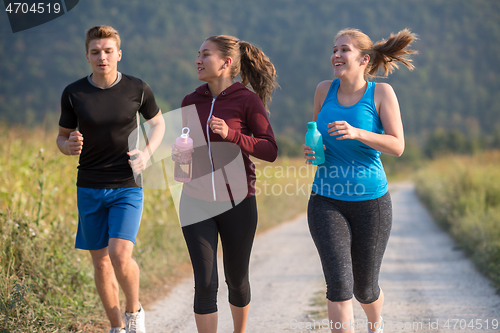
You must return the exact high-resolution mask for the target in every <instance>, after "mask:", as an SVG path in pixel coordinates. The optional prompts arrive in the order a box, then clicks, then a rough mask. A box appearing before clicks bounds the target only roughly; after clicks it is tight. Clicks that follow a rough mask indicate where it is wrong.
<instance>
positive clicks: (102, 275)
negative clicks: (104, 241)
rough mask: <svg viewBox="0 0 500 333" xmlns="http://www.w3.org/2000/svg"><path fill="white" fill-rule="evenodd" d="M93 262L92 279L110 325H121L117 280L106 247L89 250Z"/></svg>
mask: <svg viewBox="0 0 500 333" xmlns="http://www.w3.org/2000/svg"><path fill="white" fill-rule="evenodd" d="M90 254H91V255H92V262H93V264H94V279H95V285H96V288H97V292H98V293H99V297H100V298H101V302H102V305H103V306H104V310H105V311H106V314H107V316H108V319H109V321H110V323H111V327H123V324H122V314H121V311H120V300H119V294H118V293H119V291H118V281H117V279H116V276H115V272H114V269H113V265H112V264H111V260H110V258H109V254H108V248H107V247H106V248H104V249H100V250H92V251H90Z"/></svg>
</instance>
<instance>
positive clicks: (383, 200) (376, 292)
mask: <svg viewBox="0 0 500 333" xmlns="http://www.w3.org/2000/svg"><path fill="white" fill-rule="evenodd" d="M360 205H362V206H358V207H356V205H352V207H351V209H345V211H346V214H347V216H348V219H349V221H350V222H351V231H352V249H351V251H352V265H353V274H354V295H355V297H356V299H357V300H358V301H359V302H360V304H361V307H362V308H363V310H364V311H365V313H366V316H367V319H368V328H370V329H371V330H372V331H376V330H377V329H378V328H380V325H381V323H380V316H381V314H382V307H383V305H384V294H383V293H382V290H381V289H380V287H379V285H378V279H379V274H380V267H381V264H382V258H383V256H384V252H385V249H386V247H387V243H388V241H389V235H390V232H391V226H392V204H391V197H390V194H389V193H387V194H385V195H384V196H382V197H380V198H378V199H374V200H369V201H364V202H360Z"/></svg>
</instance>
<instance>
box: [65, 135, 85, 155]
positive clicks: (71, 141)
mask: <svg viewBox="0 0 500 333" xmlns="http://www.w3.org/2000/svg"><path fill="white" fill-rule="evenodd" d="M66 145H67V147H68V148H67V152H68V155H80V154H81V153H82V149H83V135H82V133H80V132H79V131H73V132H71V133H70V134H69V138H68V140H67V141H66Z"/></svg>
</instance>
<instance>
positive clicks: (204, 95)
mask: <svg viewBox="0 0 500 333" xmlns="http://www.w3.org/2000/svg"><path fill="white" fill-rule="evenodd" d="M196 67H197V70H198V79H199V80H201V81H205V82H206V83H205V84H203V85H201V86H200V87H198V88H197V89H196V90H195V91H194V92H193V93H191V94H189V95H187V96H186V97H185V98H184V100H183V101H182V106H183V122H184V125H186V126H188V127H189V128H190V129H191V132H190V135H191V137H192V138H193V141H194V147H195V149H194V152H193V177H192V180H191V181H190V182H188V183H185V184H184V186H183V193H182V196H181V203H180V220H181V225H182V231H183V234H184V238H185V240H186V244H187V247H188V250H189V255H190V257H191V262H192V265H193V270H194V277H195V297H194V312H195V319H196V325H197V327H198V332H216V331H217V304H216V301H217V289H218V275H217V242H218V236H220V238H221V242H222V250H223V261H224V273H225V277H226V283H227V285H228V289H229V303H230V307H231V313H232V316H233V323H234V331H235V332H237V333H238V332H244V331H245V327H246V321H247V317H248V308H249V303H250V284H249V279H248V266H249V261H250V252H251V248H252V244H253V239H254V235H255V230H256V227H257V205H256V200H255V180H256V177H255V167H254V165H253V163H252V162H251V161H250V158H249V157H250V155H251V156H254V157H256V158H259V159H262V160H266V161H270V162H272V161H274V160H275V159H276V157H277V154H278V146H277V145H276V141H275V139H274V134H273V130H272V128H271V125H270V124H269V119H268V115H267V110H266V105H267V104H268V102H270V100H271V93H272V91H273V90H274V88H275V87H276V86H277V83H276V70H275V68H274V66H273V64H272V63H271V62H270V61H269V59H268V58H267V57H266V56H265V54H264V53H263V52H262V51H261V50H260V49H259V48H257V47H255V46H253V45H252V44H250V43H247V42H244V41H240V40H238V39H237V38H235V37H231V36H221V35H219V36H212V37H209V38H207V39H206V40H205V42H204V43H203V44H202V45H201V47H200V50H199V52H198V58H197V60H196ZM238 74H239V75H240V76H241V83H239V82H234V79H235V77H236V76H237V75H238ZM248 85H250V86H251V88H252V89H253V91H254V92H252V91H250V90H249V89H248V88H247V86H248ZM190 105H195V107H196V108H193V107H189V106H190ZM189 110H191V111H193V110H195V112H191V114H190V112H189ZM200 124H201V126H200ZM196 128H198V129H199V130H198V131H197V130H196Z"/></svg>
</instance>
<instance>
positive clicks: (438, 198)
mask: <svg viewBox="0 0 500 333" xmlns="http://www.w3.org/2000/svg"><path fill="white" fill-rule="evenodd" d="M499 165H500V151H490V152H484V153H479V154H476V155H473V156H448V157H443V158H440V159H438V160H435V161H433V162H431V163H430V164H429V165H428V166H427V167H425V168H423V169H422V170H420V172H419V173H418V175H417V177H416V188H417V193H418V195H419V197H420V198H421V199H422V201H423V202H424V203H425V204H426V206H427V207H428V208H429V210H430V211H431V212H432V214H433V215H434V217H435V219H436V220H437V222H438V223H440V224H441V225H442V226H443V227H444V228H445V229H446V230H448V231H449V232H450V234H451V235H452V236H453V237H454V238H455V239H456V240H457V242H458V244H460V246H461V247H463V248H464V250H465V251H466V252H467V253H468V255H469V256H470V257H471V259H472V260H473V261H474V262H475V263H476V265H477V267H478V268H479V269H480V270H481V271H482V272H483V273H485V275H486V276H488V277H489V278H490V279H491V280H492V281H493V283H494V285H495V287H496V288H497V289H499V290H500V168H499V167H498V166H499Z"/></svg>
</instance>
